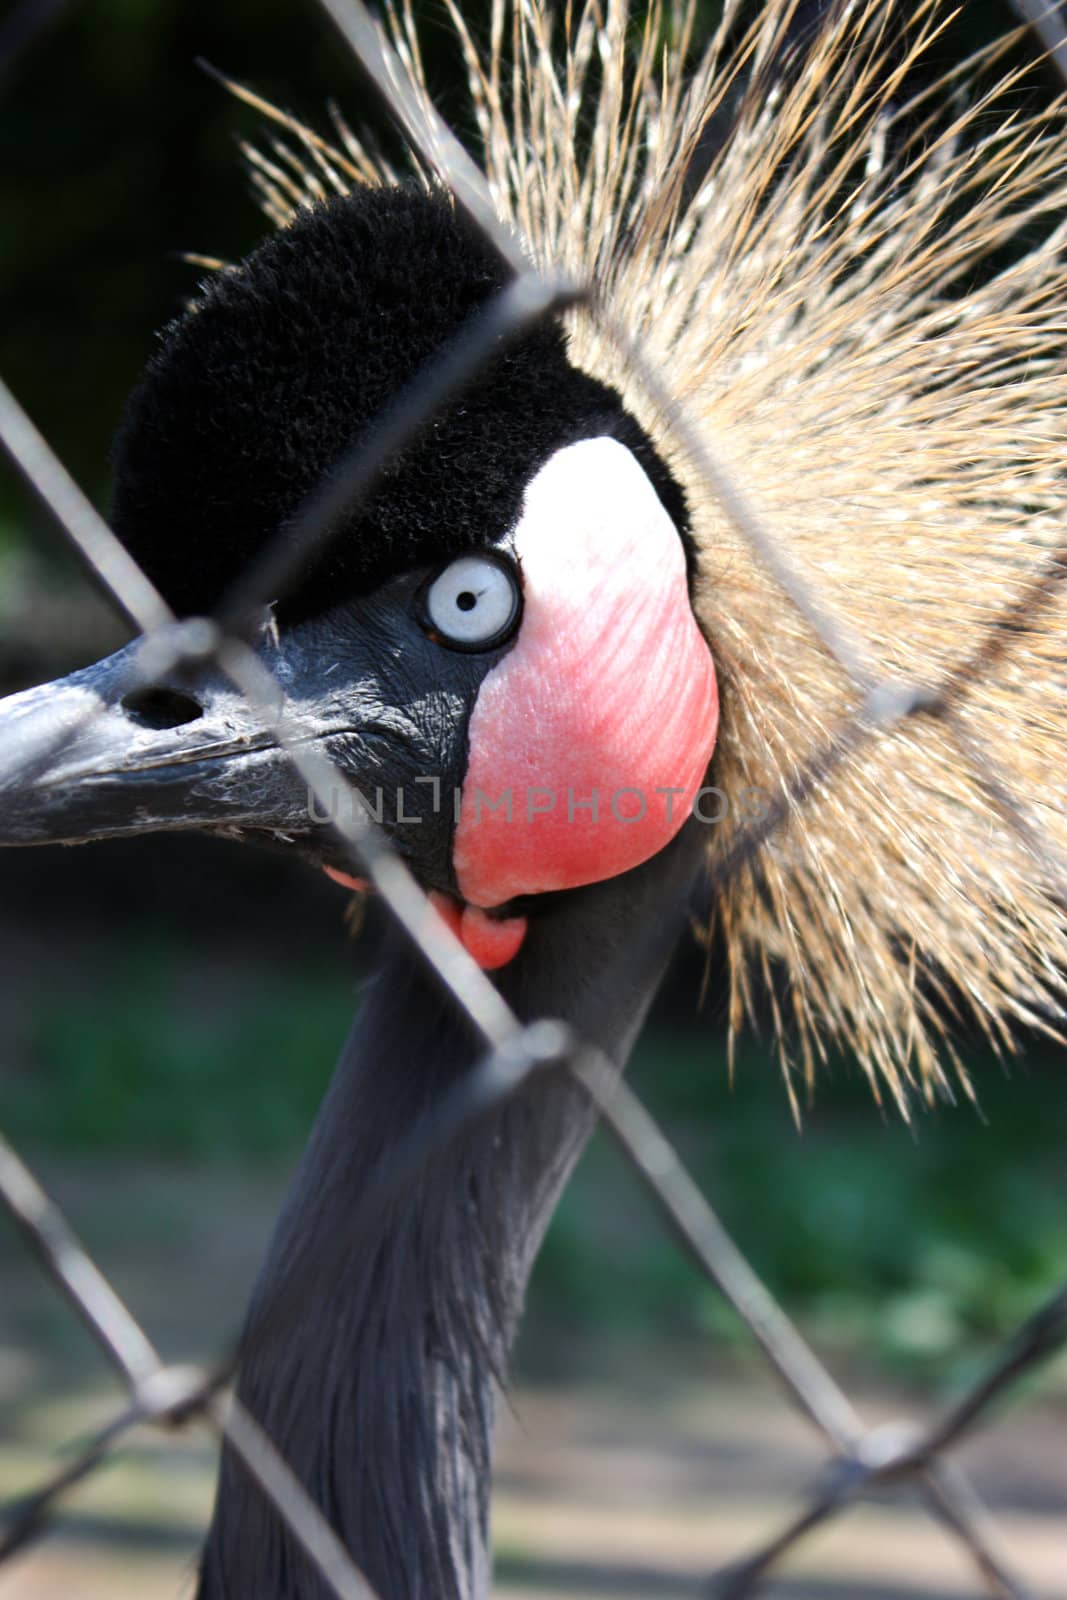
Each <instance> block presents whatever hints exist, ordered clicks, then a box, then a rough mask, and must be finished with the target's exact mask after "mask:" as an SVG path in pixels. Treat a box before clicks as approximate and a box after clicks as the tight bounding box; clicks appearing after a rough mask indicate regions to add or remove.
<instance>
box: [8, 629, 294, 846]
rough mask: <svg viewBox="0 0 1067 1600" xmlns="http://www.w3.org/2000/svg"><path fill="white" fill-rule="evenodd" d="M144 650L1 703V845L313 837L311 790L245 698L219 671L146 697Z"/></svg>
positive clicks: (155, 689) (151, 689)
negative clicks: (204, 833) (149, 837)
mask: <svg viewBox="0 0 1067 1600" xmlns="http://www.w3.org/2000/svg"><path fill="white" fill-rule="evenodd" d="M143 648H144V642H143V641H142V640H135V641H134V643H133V644H130V645H127V646H126V647H125V648H124V649H122V650H119V651H118V652H116V654H115V655H112V656H108V657H107V658H106V659H105V660H103V661H99V662H97V663H96V665H95V666H91V667H86V668H84V669H83V670H81V671H79V672H74V673H72V674H71V675H70V677H67V678H60V679H57V680H56V681H55V682H54V683H46V684H41V685H40V686H39V687H37V688H35V689H27V690H25V691H23V692H22V693H21V694H14V695H10V696H9V697H8V698H7V699H4V700H0V845H25V844H45V843H51V842H62V843H65V844H78V843H82V842H83V841H86V840H89V839H103V838H114V837H117V836H119V835H126V834H137V833H150V832H153V831H156V830H160V829H175V828H208V829H211V830H218V831H229V830H231V829H242V828H246V827H249V828H251V827H254V828H255V829H256V830H257V832H260V833H262V832H263V831H264V830H267V831H274V832H279V833H290V832H296V833H306V832H307V831H308V828H309V818H308V809H309V808H308V797H307V789H306V786H305V785H302V784H301V782H300V779H299V777H298V775H297V774H296V772H295V771H294V770H293V768H292V765H291V763H290V762H289V760H288V759H287V758H286V756H285V755H284V754H283V752H282V751H281V750H280V748H279V746H278V742H277V740H276V739H275V738H274V737H273V736H272V735H271V734H270V733H269V732H268V731H266V730H265V728H264V726H263V724H262V723H261V722H258V721H257V720H256V718H255V716H254V714H253V712H252V710H251V709H250V708H249V707H248V705H247V704H246V702H245V700H244V698H243V696H241V695H240V694H239V693H238V692H237V690H236V689H235V688H233V687H232V686H230V685H229V684H228V682H227V681H226V680H225V679H224V678H223V677H222V675H221V674H218V673H216V672H215V670H214V669H212V671H211V672H205V673H204V674H203V675H199V674H198V675H197V676H196V678H195V681H194V679H193V678H190V679H189V680H188V682H186V681H185V680H184V679H181V678H178V677H176V676H173V675H172V676H171V677H169V678H168V677H166V676H164V677H163V678H162V679H153V680H152V681H151V683H150V686H146V683H145V677H144V670H143V661H144V657H143Z"/></svg>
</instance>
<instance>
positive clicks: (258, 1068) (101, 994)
mask: <svg viewBox="0 0 1067 1600" xmlns="http://www.w3.org/2000/svg"><path fill="white" fill-rule="evenodd" d="M352 1009H353V997H352V993H351V991H350V987H349V985H347V984H346V983H345V982H344V980H343V979H342V978H340V977H339V976H337V975H335V974H328V975H327V976H325V977H323V976H321V975H320V974H319V973H317V972H315V971H312V970H311V969H310V968H309V969H308V970H306V971H299V970H298V971H295V972H294V971H292V970H289V971H288V972H287V973H286V975H285V979H284V981H283V982H280V983H279V982H277V981H275V980H274V978H273V977H272V975H270V974H269V973H267V974H264V973H254V972H249V971H247V970H242V969H236V970H234V969H233V968H232V967H229V966H226V965H223V970H222V973H221V976H220V977H216V976H215V975H214V974H213V973H212V972H211V971H210V970H205V968H204V966H203V965H202V964H200V963H197V964H195V965H194V964H193V962H192V961H191V959H190V957H189V955H188V953H187V952H183V951H182V950H180V949H177V948H175V946H174V945H173V943H171V942H169V941H166V940H158V941H153V940H150V941H149V942H148V943H147V944H140V945H138V947H137V948H136V949H134V950H130V949H129V948H128V947H126V946H124V945H118V944H114V945H113V946H112V947H111V948H110V949H107V948H105V949H104V950H101V951H99V952H98V954H97V959H96V961H95V962H94V964H93V968H92V972H91V980H90V987H89V989H88V991H87V992H82V991H80V990H79V991H76V992H67V993H65V994H63V995H61V996H59V997H57V996H56V995H54V994H53V993H50V992H49V993H45V992H44V991H43V990H42V991H41V992H40V993H39V995H38V996H37V997H35V999H34V1001H33V1002H32V1005H31V1010H30V1017H29V1020H28V1023H27V1025H26V1034H27V1051H26V1056H27V1061H26V1064H25V1065H24V1066H23V1068H22V1070H21V1071H19V1072H17V1073H15V1074H12V1075H10V1076H9V1077H8V1078H7V1079H5V1080H0V1098H2V1100H3V1105H4V1113H5V1118H6V1127H7V1129H8V1131H9V1132H10V1133H12V1134H13V1135H14V1136H15V1137H16V1138H17V1139H24V1138H25V1139H30V1140H35V1141H39V1142H47V1144H48V1145H49V1146H50V1147H52V1148H54V1149H60V1150H67V1151H71V1152H92V1153H99V1154H107V1155H109V1156H110V1155H131V1156H132V1155H136V1154H143V1155H146V1156H167V1157H196V1158H198V1159H205V1158H219V1159H221V1158H225V1159H228V1160H231V1159H234V1158H236V1159H239V1160H260V1159H264V1158H279V1157H282V1158H285V1159H291V1158H292V1156H293V1155H294V1153H295V1151H296V1150H297V1149H298V1148H299V1146H300V1143H301V1141H302V1139H303V1138H304V1136H305V1135H306V1132H307V1130H308V1128H309V1127H310V1124H311V1120H312V1118H313V1116H314V1114H315V1109H316V1107H317V1105H318V1102H319V1100H320V1099H321V1096H322V1092H323V1089H324V1088H325V1085H326V1081H327V1078H328V1075H329V1071H330V1068H331V1067H332V1064H333V1062H334V1061H335V1059H336V1057H337V1054H338V1051H339V1049H340V1046H341V1041H342V1040H343V1038H344V1035H345V1033H346V1032H347V1029H348V1026H349V1023H350V1020H351V1014H352Z"/></svg>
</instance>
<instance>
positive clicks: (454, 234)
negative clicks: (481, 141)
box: [0, 186, 718, 966]
mask: <svg viewBox="0 0 1067 1600" xmlns="http://www.w3.org/2000/svg"><path fill="white" fill-rule="evenodd" d="M506 281H507V269H506V268H505V267H504V266H503V265H502V264H501V263H500V261H499V260H498V258H497V257H496V255H495V254H494V252H493V250H492V249H491V247H490V246H489V244H488V243H487V242H486V241H485V240H484V239H483V237H482V236H481V234H480V233H479V232H478V230H477V229H476V228H475V227H474V226H473V225H472V224H471V223H469V222H468V221H467V220H466V219H465V217H464V215H463V214H462V212H460V211H458V210H457V209H456V207H455V206H454V205H453V203H452V202H451V200H450V199H449V198H448V197H447V196H446V195H444V194H443V193H441V192H428V191H427V190H426V189H424V188H420V187H416V186H394V187H380V188H361V189H358V190H356V191H355V192H354V193H353V194H351V195H350V196H346V197H343V198H339V199H336V200H334V201H332V202H329V203H327V204H323V205H320V206H318V207H316V208H314V209H312V210H309V211H304V212H302V213H301V214H300V216H299V217H298V218H297V219H296V220H295V222H294V223H293V224H292V225H291V226H289V227H288V228H286V229H284V230H283V231H282V232H281V233H279V234H278V235H277V236H275V237H273V238H271V239H270V240H268V241H267V242H266V243H264V244H263V245H262V246H261V247H260V248H259V249H258V250H256V251H255V252H254V253H253V254H252V255H251V256H250V257H248V259H247V260H246V261H245V262H243V263H242V264H241V265H240V266H239V267H237V268H234V269H231V270H227V271H225V272H222V273H220V274H219V275H218V276H217V277H216V278H215V279H214V280H213V281H212V282H211V283H210V285H209V286H208V287H207V288H206V289H205V291H204V293H203V294H202V297H201V298H200V299H199V300H198V301H197V302H196V303H195V305H194V306H193V307H192V308H191V309H189V310H188V311H187V312H186V314H185V315H184V316H182V317H181V318H179V319H178V320H177V321H176V322H174V323H173V324H172V325H171V326H170V327H169V328H168V329H167V330H165V333H164V335H163V338H162V343H161V347H160V349H159V351H158V353H157V354H156V356H155V358H154V359H153V361H152V362H151V364H150V366H149V368H148V371H147V373H146V375H145V377H144V379H143V381H142V382H141V384H140V386H139V387H138V389H137V390H136V391H135V393H134V394H133V396H132V398H131V400H130V402H129V405H128V407H127V411H126V415H125V418H124V421H123V423H122V425H121V428H120V431H119V434H118V438H117V441H116V445H115V451H114V464H115V489H114V502H113V520H114V526H115V529H116V531H117V533H118V535H119V537H120V539H121V540H122V541H123V543H124V544H125V545H126V547H127V549H128V550H129V551H130V552H131V554H132V555H133V556H134V558H135V559H136V561H137V562H138V563H139V564H140V566H141V567H142V569H143V570H144V571H145V572H146V573H147V575H148V576H149V578H150V579H151V580H152V581H153V583H154V584H155V585H156V587H157V588H158V589H159V591H160V592H161V594H162V595H163V596H164V597H165V599H166V600H167V602H168V603H169V604H170V605H171V607H172V608H173V609H174V611H175V612H176V613H177V614H178V615H179V616H181V617H196V616H208V615H210V614H211V613H212V612H213V611H215V610H216V609H217V607H218V605H219V603H220V600H221V599H222V598H223V597H224V596H226V595H227V594H228V593H229V592H231V591H232V589H233V586H234V585H235V584H236V583H237V582H238V580H239V579H240V577H241V575H242V574H243V573H246V572H247V571H248V569H249V567H250V566H251V564H252V563H253V562H254V561H255V560H256V558H257V556H259V555H260V553H261V552H262V551H263V549H264V548H265V547H266V546H267V545H268V544H269V543H270V542H271V541H272V540H276V539H278V537H279V535H280V536H281V537H282V538H283V539H284V538H285V537H286V535H287V531H288V532H289V533H290V534H291V537H292V538H294V539H295V538H297V537H298V532H297V513H298V511H299V509H300V507H301V505H302V504H303V503H304V502H305V500H306V498H307V497H308V496H309V495H310V494H311V493H312V492H313V491H314V490H315V488H316V486H318V485H320V484H321V483H322V482H323V481H328V480H329V478H330V475H331V473H333V472H334V471H335V469H336V467H337V463H338V461H339V460H340V458H341V457H343V456H344V455H345V454H346V453H347V452H349V451H351V449H352V448H353V446H354V445H355V444H357V443H358V441H360V440H361V439H364V438H366V437H367V436H368V434H369V432H370V430H372V429H373V428H374V427H375V425H376V420H377V419H379V418H380V417H381V416H382V414H383V412H384V411H385V410H386V408H388V407H389V406H390V405H392V404H393V403H395V402H396V401H397V400H398V399H400V398H402V397H403V395H404V393H405V391H406V390H407V389H408V388H409V386H410V385H411V384H412V383H413V382H414V381H415V379H416V376H417V374H418V373H419V371H420V369H422V368H423V367H424V366H425V364H426V363H427V362H428V361H430V360H431V359H432V358H434V357H435V356H436V355H438V354H439V353H440V352H441V351H442V350H444V349H446V348H447V347H448V345H449V343H450V342H451V341H452V340H453V339H455V338H456V336H457V335H458V334H459V332H460V330H461V329H462V328H463V327H464V326H465V324H467V323H468V321H469V319H470V318H471V317H473V316H474V315H475V314H476V313H477V312H478V311H479V309H480V308H481V307H483V306H484V305H485V304H486V303H487V302H488V301H489V300H490V299H491V298H492V296H494V295H495V294H496V293H498V292H499V291H500V290H501V289H502V288H503V287H504V286H505V284H506ZM693 568H694V556H693V549H692V545H691V540H690V534H689V529H688V521H687V510H686V502H685V497H684V494H683V492H682V491H681V489H680V488H679V486H678V484H677V482H676V481H675V479H674V477H673V476H672V474H671V472H670V471H669V470H668V468H667V467H666V465H665V464H664V462H663V461H662V459H661V457H660V455H659V454H658V453H657V451H656V449H655V448H654V446H653V444H652V442H651V440H650V439H649V437H648V435H647V433H646V432H645V431H644V430H643V429H642V428H641V427H640V426H639V425H638V423H637V422H636V421H635V420H634V418H633V417H632V415H631V414H630V413H629V412H628V411H627V410H626V408H625V407H624V405H623V403H622V401H621V400H620V398H619V396H618V395H617V393H615V392H614V391H613V390H612V389H611V388H610V387H609V386H607V385H606V384H604V383H602V382H599V381H597V380H595V379H593V378H592V377H590V376H588V375H587V374H586V373H584V372H582V371H580V370H578V369H577V368H576V367H575V366H574V365H572V364H571V361H570V360H569V359H568V348H567V339H566V335H565V332H564V330H563V329H562V328H561V327H560V326H558V325H557V324H556V323H554V322H552V323H548V322H546V323H544V324H542V325H540V326H538V327H537V328H535V329H534V330H533V331H532V332H528V333H526V334H525V335H524V336H523V337H522V338H521V339H520V340H518V341H517V342H514V343H511V344H509V345H507V346H506V347H504V346H501V348H500V349H499V351H497V352H495V353H494V354H493V356H492V358H491V359H490V360H489V362H488V363H487V365H486V366H485V367H484V369H483V370H482V371H481V372H480V373H479V374H478V376H477V377H476V379H475V380H474V381H472V382H471V383H470V384H469V385H468V386H467V387H466V388H465V389H464V390H463V391H462V393H461V394H460V395H459V396H458V397H457V398H455V399H453V401H452V402H451V403H450V404H449V405H448V406H447V407H445V408H444V409H442V410H440V411H438V412H436V413H435V414H434V416H433V417H432V418H431V420H430V421H428V422H427V423H426V424H425V426H424V427H423V428H422V429H421V431H420V432H419V433H418V434H417V435H416V436H415V437H414V438H413V439H411V440H409V442H408V443H407V445H406V446H405V448H404V449H403V450H402V451H401V452H400V453H399V454H397V455H395V456H394V457H392V458H391V459H390V460H389V462H388V464H387V466H386V469H385V471H384V472H383V473H382V474H381V476H380V477H379V478H378V480H377V482H376V484H375V486H374V488H373V491H372V492H371V493H370V495H369V496H368V497H367V498H366V499H365V500H364V501H363V502H362V503H361V504H360V505H359V506H358V508H356V509H355V510H353V511H352V512H351V513H350V514H348V515H347V516H346V517H342V518H341V519H340V522H339V524H338V525H337V526H336V527H335V528H334V530H333V534H332V537H331V540H330V542H329V544H328V546H327V547H326V548H325V549H324V550H322V551H320V552H319V553H318V554H317V555H316V556H312V557H311V558H310V559H309V560H308V562H307V563H306V564H305V566H304V567H303V570H302V572H301V574H300V576H299V579H298V581H297V583H296V585H295V586H293V587H290V588H288V589H286V590H285V592H284V593H279V594H278V596H277V598H276V601H275V603H273V604H272V605H270V606H269V607H267V608H266V609H265V610H264V611H263V613H262V616H261V618H260V626H259V631H258V634H257V636H256V638H255V648H256V650H257V652H258V653H259V655H260V657H261V659H262V664H263V665H264V666H265V667H266V668H268V669H269V671H270V673H271V674H272V676H273V678H274V679H275V680H276V682H277V684H278V686H279V688H280V691H281V693H282V695H283V696H284V703H285V707H286V710H287V713H288V714H289V716H290V718H291V721H292V726H293V727H295V728H296V729H297V736H298V738H299V739H300V740H301V741H307V742H308V743H309V744H311V745H313V746H314V747H315V748H317V749H318V750H319V751H320V752H321V753H322V754H324V755H325V756H327V757H328V758H329V759H330V761H331V762H332V763H333V766H334V768H335V769H336V771H337V773H338V786H337V790H336V794H335V795H334V796H333V797H332V806H335V807H336V808H338V810H339V809H340V808H342V807H346V806H351V805H353V804H355V803H356V801H355V800H354V795H358V796H359V797H360V799H361V801H362V804H363V805H364V806H365V808H366V809H367V810H369V811H370V813H371V814H372V815H374V816H375V817H376V818H377V819H378V820H379V821H380V823H381V825H382V826H383V828H384V829H385V830H386V832H387V834H388V835H389V837H390V839H391V842H392V843H393V845H394V846H395V848H396V849H397V850H398V851H399V852H400V853H401V855H402V856H403V857H404V858H405V859H406V860H407V862H408V864H409V865H410V866H411V868H412V869H413V871H414V872H415V875H416V877H417V878H418V879H419V881H420V882H421V883H422V885H423V886H424V888H426V889H427V890H428V891H431V892H432V893H433V894H434V895H435V896H437V897H438V902H437V903H438V904H439V907H441V908H443V909H446V910H447V913H448V914H449V916H450V917H451V919H452V920H453V923H454V925H455V926H457V928H459V929H461V931H462V932H463V933H464V934H465V935H466V942H467V943H468V947H469V948H471V949H472V951H473V953H475V954H476V955H477V956H478V958H479V959H480V960H481V961H482V963H483V965H486V966H494V965H500V964H502V963H503V962H504V961H506V960H507V959H509V958H510V956H511V955H513V954H514V953H515V952H516V951H517V949H518V948H519V945H520V944H521V942H522V933H523V930H524V929H525V918H526V916H527V915H528V914H529V913H530V910H531V907H532V906H533V905H534V904H535V903H536V899H537V897H539V896H542V895H546V894H554V893H557V892H560V891H567V890H569V889H573V888H576V887H578V886H581V885H586V884H590V883H595V882H598V881H601V880H604V879H608V878H613V877H616V876H618V875H620V874H622V873H625V872H627V871H628V870H630V869H632V868H634V867H636V866H638V865H639V864H641V863H643V862H645V861H647V860H649V859H650V858H651V857H652V856H654V855H655V854H657V853H658V852H659V851H660V850H661V849H662V848H664V847H665V845H666V844H667V843H668V842H669V841H670V840H671V839H672V838H673V837H674V835H675V834H676V833H677V832H678V831H679V829H680V828H681V827H682V825H683V824H684V821H685V819H686V817H687V816H688V814H689V809H690V806H691V804H692V801H693V798H694V796H695V794H696V792H697V791H698V789H699V787H700V785H701V782H702V780H703V778H704V775H705V772H706V769H707V766H708V762H709V760H710V757H711V753H712V749H713V746H714V742H715V734H716V727H717V719H718V700H717V692H716V680H715V671H714V667H713V664H712V659H711V655H710V652H709V648H708V645H707V642H706V640H705V638H704V636H703V634H702V632H701V630H700V628H699V627H698V625H697V622H696V620H695V617H694V612H693V608H692V604H691V592H690V590H691V583H692V579H693ZM145 661H146V658H145V655H144V650H143V643H142V642H138V641H134V643H133V644H132V645H130V646H127V647H126V648H125V649H123V650H120V651H119V652H118V653H117V654H116V655H113V656H111V657H109V658H107V659H106V660H104V661H101V662H99V663H97V664H96V665H95V666H91V667H89V668H86V669H84V670H82V671H79V672H75V673H74V674H72V675H71V676H70V677H69V678H66V679H63V680H61V681H60V682H57V683H53V684H49V685H45V686H42V687H40V688H37V689H32V690H28V691H26V692H25V693H23V694H21V695H15V696H12V697H10V698H9V699H8V700H7V701H5V702H3V703H2V704H0V732H2V737H3V739H4V742H5V745H6V747H7V748H8V750H9V751H11V752H12V753H13V756H14V762H13V766H12V769H11V770H13V771H14V772H15V774H16V777H15V780H14V785H13V786H12V787H10V788H9V790H8V793H7V794H6V796H5V805H4V808H3V809H4V818H5V820H4V822H3V824H2V832H0V842H4V843H37V842H46V841H49V840H61V841H66V842H80V841H83V840H86V839H91V838H101V837H105V836H114V835H120V834H133V833H143V832H148V831H152V830H157V829H175V828H203V829H208V830H212V831H216V832H223V833H226V834H230V835H238V836H241V837H250V838H259V839H269V840H273V841H276V842H277V841H280V842H282V843H284V844H285V845H287V846H288V847H291V848H294V849H296V850H298V851H300V852H301V853H303V854H304V855H305V856H306V857H307V858H309V859H310V860H311V861H313V862H315V863H316V864H318V865H320V866H323V867H325V868H326V869H327V870H328V871H330V872H331V873H332V874H333V875H335V876H338V877H340V878H341V879H342V881H356V880H354V879H351V878H349V876H348V875H349V874H350V873H351V871H352V864H351V861H350V859H349V858H348V857H347V856H346V854H345V853H344V850H343V848H342V845H341V843H340V842H339V839H338V836H337V834H336V832H335V831H334V830H332V829H331V828H330V827H328V826H327V825H326V824H327V823H328V822H329V821H331V820H336V813H334V815H333V816H331V814H330V812H331V807H327V808H326V811H325V812H324V810H323V804H322V801H323V797H322V796H321V794H320V795H319V796H318V797H317V799H314V800H313V799H312V798H311V797H310V796H309V794H308V790H307V785H306V783H304V782H302V781H301V779H300V777H299V776H298V774H297V772H296V770H295V769H294V767H293V765H292V763H291V762H290V760H289V758H288V757H287V755H286V754H285V752H284V751H283V750H282V748H281V746H280V744H279V742H278V739H277V738H276V736H275V735H274V733H272V731H271V730H270V728H269V727H265V726H264V724H263V722H262V719H261V718H260V717H259V716H258V715H257V712H256V708H255V707H253V706H250V705H249V703H248V702H247V700H246V699H245V698H244V697H243V696H242V695H241V694H240V693H239V692H238V691H237V690H236V689H235V688H234V687H233V685H232V684H231V683H230V682H229V681H228V680H227V678H226V677H225V676H224V675H223V673H222V672H221V671H220V670H216V669H211V670H203V671H200V672H198V673H196V674H195V675H193V674H190V673H189V672H188V671H187V670H183V671H182V672H181V673H178V672H176V671H174V670H171V671H166V672H158V673H155V674H153V673H151V672H150V671H149V674H148V677H147V680H146V676H145V673H146V667H145ZM68 726H69V728H70V729H71V732H70V736H69V737H68V738H66V739H64V740H63V741H62V743H61V744H60V746H59V749H58V753H54V754H53V755H51V756H50V758H49V759H48V760H47V762H46V763H45V764H44V767H43V770H42V768H41V763H40V762H37V763H36V764H35V765H36V771H35V775H34V777H33V781H32V782H31V783H26V782H24V781H20V780H19V778H18V776H17V774H18V765H19V764H18V756H19V750H20V747H21V748H23V749H25V750H27V751H31V750H32V749H34V748H37V747H38V741H39V740H40V739H41V737H42V733H43V734H44V736H45V737H46V739H47V736H48V735H49V732H50V730H54V731H55V734H56V736H57V737H61V736H62V734H63V730H64V728H65V727H68Z"/></svg>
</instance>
